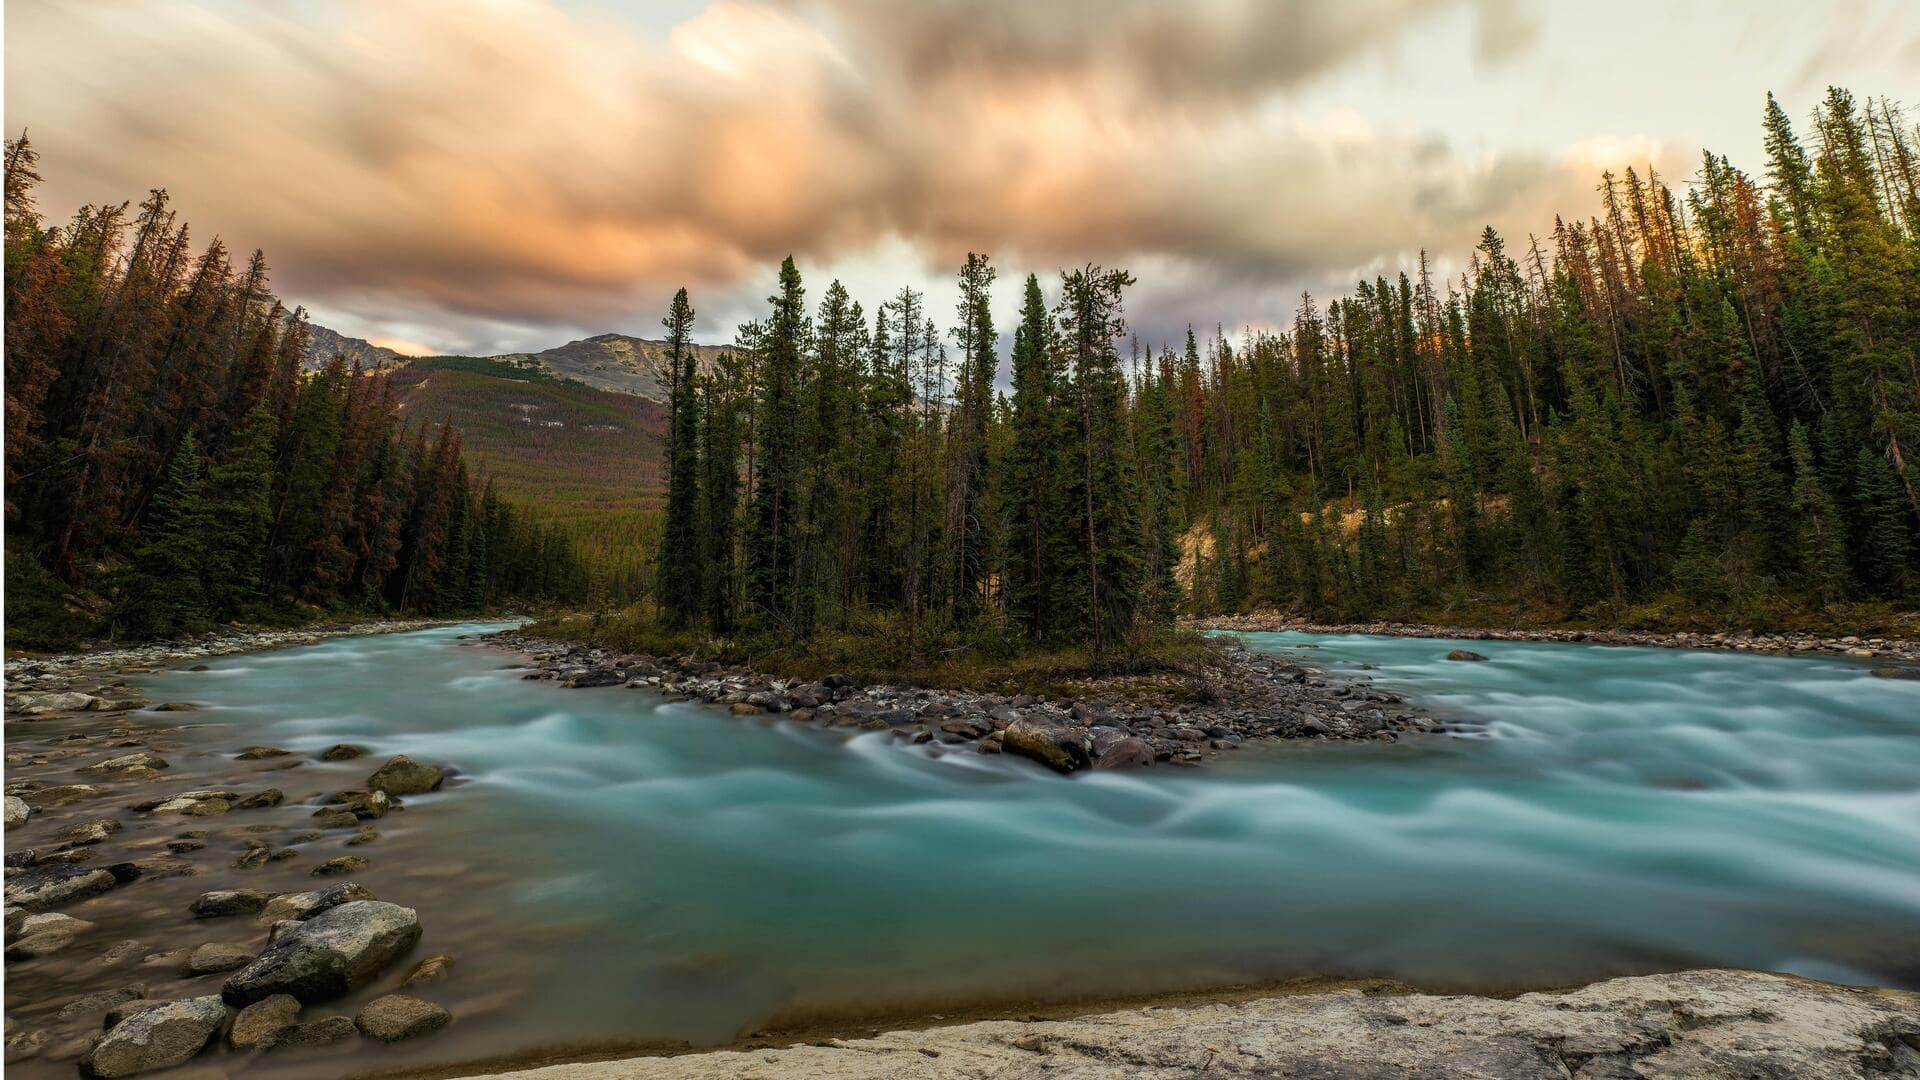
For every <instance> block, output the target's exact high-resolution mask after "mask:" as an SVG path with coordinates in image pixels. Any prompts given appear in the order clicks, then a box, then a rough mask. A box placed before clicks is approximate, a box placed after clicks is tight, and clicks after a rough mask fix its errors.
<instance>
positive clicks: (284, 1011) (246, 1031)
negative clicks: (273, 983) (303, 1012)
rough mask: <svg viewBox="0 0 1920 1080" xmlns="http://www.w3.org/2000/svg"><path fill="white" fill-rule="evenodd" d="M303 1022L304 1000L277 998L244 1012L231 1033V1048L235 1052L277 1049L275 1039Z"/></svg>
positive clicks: (289, 995)
mask: <svg viewBox="0 0 1920 1080" xmlns="http://www.w3.org/2000/svg"><path fill="white" fill-rule="evenodd" d="M299 1019H300V999H299V998H296V997H294V996H293V995H292V994H275V995H273V996H272V997H267V998H261V999H260V1000H259V1001H256V1002H254V1003H253V1004H251V1005H249V1006H247V1007H246V1008H244V1009H241V1010H240V1015H238V1016H236V1017H234V1018H233V1027H232V1029H231V1030H229V1031H228V1032H227V1045H228V1046H231V1047H233V1048H234V1049H235V1050H253V1049H258V1048H265V1047H268V1046H271V1045H273V1043H274V1040H275V1038H276V1037H277V1036H278V1035H279V1034H280V1033H281V1032H283V1031H285V1030H287V1029H288V1028H290V1027H292V1026H293V1025H294V1024H295V1023H296V1022H298V1020H299Z"/></svg>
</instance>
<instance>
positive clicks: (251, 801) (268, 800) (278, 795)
mask: <svg viewBox="0 0 1920 1080" xmlns="http://www.w3.org/2000/svg"><path fill="white" fill-rule="evenodd" d="M286 797H287V796H286V793H285V792H282V791H281V790H280V789H279V788H271V787H270V788H268V789H266V790H265V791H256V792H254V793H253V794H251V795H249V796H247V797H246V798H244V799H241V800H240V801H239V802H236V803H234V804H233V808H234V809H235V810H264V809H266V808H267V807H270V806H279V805H280V803H281V801H282V800H284V799H285V798H286Z"/></svg>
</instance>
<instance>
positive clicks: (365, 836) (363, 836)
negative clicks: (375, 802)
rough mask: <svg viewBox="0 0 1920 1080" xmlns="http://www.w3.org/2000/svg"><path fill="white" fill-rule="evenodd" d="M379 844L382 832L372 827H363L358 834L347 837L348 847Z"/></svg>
mask: <svg viewBox="0 0 1920 1080" xmlns="http://www.w3.org/2000/svg"><path fill="white" fill-rule="evenodd" d="M379 842H380V830H379V829H376V828H374V827H373V826H371V825H362V826H360V829H359V831H358V832H355V833H354V834H353V835H352V836H349V837H347V846H348V847H361V846H363V845H366V844H377V843H379Z"/></svg>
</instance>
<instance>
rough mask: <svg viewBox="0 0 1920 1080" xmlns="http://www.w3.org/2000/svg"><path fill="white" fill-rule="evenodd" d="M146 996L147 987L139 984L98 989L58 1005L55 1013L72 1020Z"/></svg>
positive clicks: (62, 1018) (60, 1017) (63, 1018)
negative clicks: (58, 1008) (58, 1007)
mask: <svg viewBox="0 0 1920 1080" xmlns="http://www.w3.org/2000/svg"><path fill="white" fill-rule="evenodd" d="M146 996H147V988H146V987H144V986H141V985H139V984H137V983H136V984H134V985H132V986H121V987H116V988H114V989H112V990H100V991H97V992H95V993H92V994H88V995H86V996H85V997H79V998H75V999H73V1000H72V1001H69V1002H67V1003H66V1004H65V1005H62V1006H61V1007H60V1011H59V1013H57V1014H56V1015H57V1016H58V1018H59V1019H61V1020H74V1019H77V1018H79V1017H82V1016H85V1015H87V1014H88V1013H92V1012H98V1013H105V1012H106V1011H107V1010H109V1009H112V1008H114V1007H115V1006H117V1005H125V1004H127V1003H128V1002H131V1001H139V1000H141V999H142V998H145V997H146Z"/></svg>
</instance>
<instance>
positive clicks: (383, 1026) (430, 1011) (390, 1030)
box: [353, 994, 453, 1043]
mask: <svg viewBox="0 0 1920 1080" xmlns="http://www.w3.org/2000/svg"><path fill="white" fill-rule="evenodd" d="M452 1019H453V1014H452V1013H449V1012H448V1011H447V1010H445V1009H443V1008H441V1007H440V1006H438V1005H435V1004H434V1003H433V1002H431V1001H423V1000H421V999H420V998H417V997H410V996H408V995H406V994H387V995H384V996H382V997H377V998H374V999H373V1000H372V1001H369V1002H367V1003H366V1005H364V1006H362V1007H361V1009H360V1012H359V1014H358V1015H356V1016H355V1017H354V1018H353V1026H355V1027H357V1028H359V1029H360V1032H361V1034H363V1035H366V1036H367V1037H369V1038H374V1039H379V1040H380V1041H381V1042H388V1043H393V1042H399V1041H401V1040H402V1039H412V1038H416V1037H418V1036H421V1035H427V1034H431V1033H433V1032H435V1031H439V1030H440V1029H441V1028H443V1027H446V1026H447V1022H448V1021H450V1020H452Z"/></svg>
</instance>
